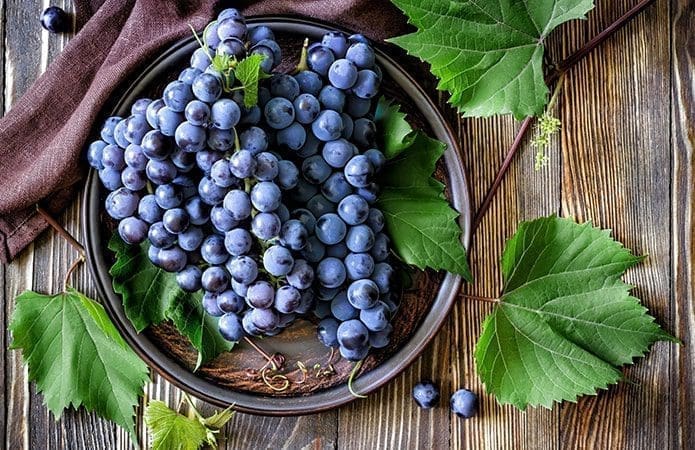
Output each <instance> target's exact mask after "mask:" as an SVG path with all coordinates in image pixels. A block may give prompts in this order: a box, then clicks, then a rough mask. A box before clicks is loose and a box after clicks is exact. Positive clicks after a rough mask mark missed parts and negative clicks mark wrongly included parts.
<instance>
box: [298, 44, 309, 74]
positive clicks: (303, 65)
mask: <svg viewBox="0 0 695 450" xmlns="http://www.w3.org/2000/svg"><path fill="white" fill-rule="evenodd" d="M308 48H309V38H304V43H303V44H302V53H301V54H300V55H299V62H298V63H297V67H296V68H295V69H294V73H299V72H303V71H305V70H309V65H308V64H307V49H308Z"/></svg>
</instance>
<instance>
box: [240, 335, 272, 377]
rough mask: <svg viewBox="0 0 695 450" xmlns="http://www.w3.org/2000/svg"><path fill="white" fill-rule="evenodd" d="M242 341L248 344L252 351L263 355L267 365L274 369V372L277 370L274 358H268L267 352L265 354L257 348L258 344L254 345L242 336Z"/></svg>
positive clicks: (246, 337)
mask: <svg viewBox="0 0 695 450" xmlns="http://www.w3.org/2000/svg"><path fill="white" fill-rule="evenodd" d="M244 341H246V343H247V344H249V345H250V346H251V347H252V348H253V349H254V350H256V351H257V352H258V353H260V354H261V355H263V357H264V358H265V359H267V360H268V363H270V364H271V365H272V366H273V369H274V370H277V369H278V367H277V365H276V364H275V358H273V357H272V356H270V355H269V354H268V352H266V351H265V350H263V349H262V348H261V347H259V346H258V344H256V343H255V342H253V340H252V339H250V338H249V337H248V336H244Z"/></svg>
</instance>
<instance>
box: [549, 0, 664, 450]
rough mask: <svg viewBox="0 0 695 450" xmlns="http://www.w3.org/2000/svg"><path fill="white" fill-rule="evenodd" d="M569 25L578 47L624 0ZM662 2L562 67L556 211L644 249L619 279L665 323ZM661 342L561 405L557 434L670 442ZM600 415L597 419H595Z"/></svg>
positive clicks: (595, 441) (569, 442) (652, 444)
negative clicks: (608, 380) (620, 376)
mask: <svg viewBox="0 0 695 450" xmlns="http://www.w3.org/2000/svg"><path fill="white" fill-rule="evenodd" d="M598 3H599V5H598V8H597V9H596V10H595V11H594V12H592V14H591V15H590V18H589V20H588V21H587V22H584V23H578V24H577V25H576V27H575V30H576V32H574V33H568V34H567V36H566V38H567V45H568V46H572V47H576V46H578V45H580V44H581V43H582V42H584V41H585V39H586V36H587V35H589V36H592V35H595V34H596V33H597V32H598V31H599V30H601V29H602V28H604V27H605V26H606V25H607V24H608V23H609V22H610V21H612V20H613V19H615V18H617V17H618V16H619V15H620V14H622V13H623V12H624V11H626V10H627V9H628V8H629V7H631V6H632V5H633V4H634V2H633V1H627V0H625V1H601V2H598ZM668 23H669V17H668V2H666V1H659V2H657V3H656V5H654V6H652V7H650V9H648V10H647V11H646V12H645V13H644V14H642V15H641V16H640V17H638V18H637V19H635V20H634V21H633V22H632V23H630V24H629V25H628V26H626V27H625V28H624V29H623V30H621V31H620V32H618V33H617V34H616V35H615V36H614V37H612V38H611V39H609V40H608V41H607V42H606V43H605V44H604V45H603V46H602V47H601V48H600V49H599V50H598V51H597V52H595V53H593V54H591V55H590V56H589V57H588V58H587V59H586V60H585V61H583V62H582V63H580V64H579V65H578V66H577V67H576V68H575V69H574V70H573V71H571V72H570V73H569V74H568V75H567V83H566V86H567V87H566V89H565V94H566V95H565V98H566V102H565V103H564V105H563V109H562V119H563V124H564V127H563V130H562V150H563V167H562V168H563V172H562V181H563V190H562V202H563V204H562V212H563V214H564V215H571V216H575V217H576V218H577V219H578V220H580V221H584V220H592V221H593V222H594V224H595V225H597V226H600V227H602V228H612V229H613V233H614V236H615V237H616V239H618V240H619V241H621V242H623V243H624V244H625V246H626V247H628V248H631V249H632V250H633V251H634V252H636V253H638V254H647V253H648V254H649V258H648V259H647V260H646V261H645V262H644V263H643V264H640V265H639V266H638V267H637V268H635V269H633V270H630V271H629V272H628V274H627V276H626V277H625V278H626V281H627V282H628V283H631V284H634V285H636V286H637V288H636V289H635V290H634V294H635V295H636V296H637V297H639V298H641V299H642V301H643V303H644V304H645V305H646V306H647V307H648V308H649V309H650V311H651V312H652V313H653V314H654V315H655V316H656V317H658V318H659V322H660V323H662V324H663V325H665V326H666V328H667V329H668V328H672V327H670V326H669V325H670V324H671V323H672V317H673V309H672V306H671V305H670V304H669V303H670V302H669V299H670V282H669V258H670V244H669V232H670V223H669V216H670V210H669V201H668V199H669V185H668V182H666V180H668V177H669V168H668V161H669V157H670V148H669V136H668V125H669V105H668V101H667V99H668V95H669V75H668V74H669V67H668V64H669V45H668V40H667V39H665V38H657V37H660V36H667V35H668ZM674 352H675V347H674V346H673V345H672V344H666V343H659V344H656V345H655V346H654V351H652V352H651V353H650V354H649V356H648V357H647V358H645V359H643V360H638V361H637V364H636V365H635V366H632V367H629V368H627V369H626V370H625V375H626V379H627V380H628V381H627V382H624V383H621V384H619V385H618V386H614V387H612V388H611V389H609V391H608V393H602V394H600V395H599V396H598V397H586V398H583V399H581V400H580V401H579V402H578V403H577V404H564V405H562V407H561V409H560V411H561V417H562V426H561V428H560V438H559V439H560V443H561V444H562V445H563V446H567V447H580V448H673V445H674V444H675V442H674V436H675V434H674V433H673V431H674V428H675V425H676V422H675V418H676V411H675V404H674V403H673V402H668V401H664V399H667V398H670V397H671V396H672V395H673V394H674V392H673V390H674V389H676V388H675V385H674V384H672V383H669V381H670V380H671V377H670V370H669V366H670V363H669V361H670V360H671V358H672V357H673V355H674ZM596 417H600V418H601V419H600V420H595V418H596Z"/></svg>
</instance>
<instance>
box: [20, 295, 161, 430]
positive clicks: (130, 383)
mask: <svg viewBox="0 0 695 450" xmlns="http://www.w3.org/2000/svg"><path fill="white" fill-rule="evenodd" d="M9 328H10V331H11V332H12V336H13V341H12V347H11V348H14V349H21V350H22V356H23V358H24V362H25V363H26V364H27V365H28V366H29V378H30V379H31V380H33V381H35V382H36V386H37V388H38V390H39V392H42V393H43V395H44V401H45V404H46V406H47V407H48V409H49V410H50V411H51V412H52V413H53V414H54V415H55V416H56V417H59V416H60V414H61V412H62V410H63V409H65V408H69V407H71V406H72V407H74V408H75V409H77V408H79V407H80V406H84V407H85V408H86V409H88V410H90V411H95V412H96V413H97V414H98V415H100V416H101V417H104V418H105V419H108V420H112V421H113V422H115V423H117V424H118V425H120V426H121V427H123V428H124V429H126V430H127V431H128V432H129V433H130V434H131V436H132V437H133V438H135V435H134V430H135V420H134V415H135V410H134V407H135V406H136V405H137V404H138V397H139V396H140V395H142V390H143V386H144V385H145V383H147V382H148V381H149V375H148V370H147V366H146V365H145V364H144V363H143V362H142V361H141V360H140V359H139V358H138V357H137V355H135V353H133V351H132V350H131V349H130V347H128V346H127V345H126V343H125V341H123V338H121V336H120V335H119V334H118V331H117V330H116V328H115V327H114V325H113V323H111V321H110V320H109V317H108V316H107V315H106V312H105V311H104V308H103V307H102V306H101V305H99V304H98V303H96V302H95V301H94V300H91V299H89V298H87V297H85V296H84V295H83V294H81V293H79V292H77V291H76V290H74V289H68V291H67V292H64V293H61V294H58V295H43V294H38V293H36V292H32V291H26V292H24V293H22V294H21V295H20V296H19V297H17V305H16V307H15V311H14V313H13V315H12V321H11V323H10V326H9Z"/></svg>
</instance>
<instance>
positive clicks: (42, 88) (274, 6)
mask: <svg viewBox="0 0 695 450" xmlns="http://www.w3.org/2000/svg"><path fill="white" fill-rule="evenodd" d="M226 7H236V8H239V9H241V10H242V12H243V13H244V14H245V15H246V16H251V15H260V14H290V15H301V16H306V17H310V18H317V19H321V20H324V21H329V22H334V23H336V24H338V25H341V26H343V27H346V28H349V29H354V30H357V31H359V32H362V33H364V34H365V35H367V36H368V37H370V38H372V39H383V38H386V37H390V36H394V35H397V34H399V33H402V32H403V31H404V29H405V26H406V20H405V17H404V16H403V15H401V13H400V12H399V11H398V10H397V9H396V8H395V7H394V6H393V5H392V4H391V3H390V2H388V1H387V0H309V1H302V0H295V1H290V0H263V1H257V2H253V1H239V2H228V1H223V2H219V1H215V0H187V1H175V0H166V1H162V0H91V1H90V0H76V1H75V9H76V23H77V27H78V29H79V32H78V33H77V34H76V35H75V36H74V38H73V39H71V40H70V42H69V43H68V45H67V46H66V47H65V49H64V50H63V51H62V53H61V54H60V55H59V56H58V57H57V58H56V59H55V60H54V61H53V63H51V65H50V66H49V67H48V69H47V70H46V72H45V73H44V74H43V75H41V77H39V79H38V80H36V82H35V83H34V84H33V85H32V86H31V88H30V89H29V90H28V91H27V93H26V94H25V95H24V96H23V97H22V98H21V99H20V100H19V101H18V102H16V103H15V104H14V106H13V107H12V109H11V110H10V111H9V112H8V113H7V115H6V116H5V117H3V118H2V119H0V180H2V183H3V187H2V191H3V195H2V196H0V261H2V262H8V261H10V260H12V259H13V258H14V257H15V256H16V255H17V254H18V253H19V252H20V251H21V250H22V249H24V248H25V247H26V246H27V245H28V244H29V243H30V242H32V241H33V240H34V239H35V238H36V237H37V236H38V235H39V234H40V233H41V232H42V231H43V230H44V229H45V228H46V227H47V226H48V224H47V223H46V222H45V220H43V218H42V217H41V216H39V215H37V214H36V209H35V205H36V204H38V203H40V204H41V205H42V206H43V207H44V208H46V209H47V210H48V211H50V212H52V213H54V214H57V213H58V212H60V211H61V210H62V209H63V208H65V207H66V206H67V205H68V204H69V203H70V202H71V201H72V200H73V199H74V196H75V194H76V192H77V191H78V189H79V187H80V185H81V183H80V182H81V180H82V179H83V177H84V175H85V173H86V165H85V164H84V162H83V161H84V158H83V157H82V155H83V152H84V148H85V145H86V143H87V141H88V139H89V138H90V137H92V133H93V132H94V127H95V125H97V124H96V122H97V121H98V120H99V119H100V118H102V117H103V115H102V114H101V110H102V108H103V106H104V105H105V104H106V103H107V102H108V101H109V99H110V98H111V96H112V94H113V93H114V91H115V90H116V89H117V88H118V87H119V85H121V84H122V83H123V81H124V80H127V79H128V77H130V76H132V75H133V74H134V73H136V72H137V70H138V69H139V68H140V67H142V66H143V65H145V64H147V63H148V62H149V61H151V60H152V59H153V58H154V57H156V56H157V54H158V53H159V52H161V51H162V50H163V49H164V48H165V47H166V46H167V45H170V44H172V43H173V42H175V41H176V40H178V39H181V38H183V37H185V36H186V35H188V34H189V33H190V28H189V24H191V25H192V26H193V27H195V28H196V29H202V28H203V27H204V26H205V24H206V23H207V22H208V21H210V20H212V18H213V17H215V15H216V13H217V12H219V10H221V9H223V8H226Z"/></svg>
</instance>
